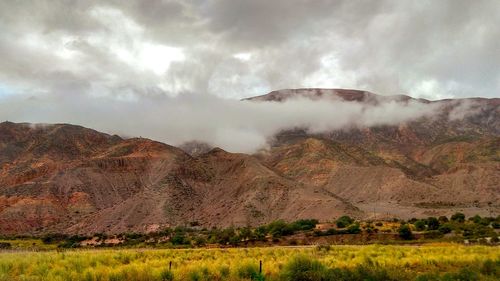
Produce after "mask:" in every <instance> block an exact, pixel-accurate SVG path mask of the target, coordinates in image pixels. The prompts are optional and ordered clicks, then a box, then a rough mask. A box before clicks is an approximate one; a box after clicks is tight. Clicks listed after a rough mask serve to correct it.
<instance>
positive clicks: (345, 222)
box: [335, 216, 354, 228]
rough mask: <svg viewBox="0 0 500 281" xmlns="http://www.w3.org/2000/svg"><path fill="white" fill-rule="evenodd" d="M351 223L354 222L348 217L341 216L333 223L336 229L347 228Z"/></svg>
mask: <svg viewBox="0 0 500 281" xmlns="http://www.w3.org/2000/svg"><path fill="white" fill-rule="evenodd" d="M353 222H354V220H353V219H352V218H351V217H349V216H342V217H340V218H338V219H337V220H336V221H335V223H336V224H337V227H338V228H344V227H347V226H349V225H351V224H352V223H353Z"/></svg>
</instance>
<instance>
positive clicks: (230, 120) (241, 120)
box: [0, 93, 437, 152]
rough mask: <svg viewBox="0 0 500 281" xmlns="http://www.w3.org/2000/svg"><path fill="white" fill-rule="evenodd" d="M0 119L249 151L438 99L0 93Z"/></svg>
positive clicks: (402, 116) (379, 120)
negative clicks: (299, 131)
mask: <svg viewBox="0 0 500 281" xmlns="http://www.w3.org/2000/svg"><path fill="white" fill-rule="evenodd" d="M0 101H2V102H0V119H3V120H6V119H8V120H10V121H18V122H21V121H28V122H41V123H73V124H80V125H84V126H87V127H90V128H94V129H97V130H101V131H105V132H108V133H116V134H120V135H124V136H142V137H148V138H152V139H155V140H159V141H163V142H166V143H169V144H173V145H180V144H182V143H184V142H188V141H192V140H198V141H203V142H207V143H209V144H211V145H214V146H219V147H222V148H223V149H226V150H229V151H232V152H254V151H255V150H257V149H259V148H263V147H265V146H266V144H267V142H268V141H269V140H270V139H271V138H272V137H273V136H274V135H275V134H276V133H278V132H280V131H282V130H287V129H293V128H305V129H307V130H309V131H310V132H311V133H319V132H327V131H332V130H338V129H344V128H352V127H366V126H378V125H397V124H399V123H404V122H409V121H412V120H416V119H417V118H421V117H426V116H427V117H429V116H432V115H433V114H435V113H436V109H437V105H432V104H431V105H429V104H424V103H419V102H413V101H410V102H409V103H399V102H395V101H388V102H382V103H380V104H378V105H370V104H361V103H357V102H343V101H339V100H330V99H319V100H310V99H305V98H296V99H290V100H287V101H285V102H282V103H278V102H254V101H237V100H230V99H224V98H219V97H214V96H210V95H196V94H188V93H184V94H182V95H178V96H176V97H168V96H151V97H148V98H142V99H139V100H130V99H123V100H116V99H110V98H109V97H88V96H80V97H78V98H61V97H58V96H47V97H45V98H43V99H40V98H36V97H32V98H22V99H21V98H20V97H12V96H9V97H5V98H4V99H3V100H2V99H0Z"/></svg>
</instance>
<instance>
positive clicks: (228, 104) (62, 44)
mask: <svg viewBox="0 0 500 281" xmlns="http://www.w3.org/2000/svg"><path fill="white" fill-rule="evenodd" d="M498 14H500V4H499V2H498V1H496V0H478V1H467V0H443V1H404V0H403V1H400V0H381V1H363V0H359V1H358V0H338V1H327V0H315V1H307V0H275V1H268V0H254V1H244V0H208V1H200V0H187V1H180V0H150V1H140V0H131V1H118V0H109V1H92V0H91V1H67V0H51V1H48V0H45V1H44V0H40V1H34V2H26V1H1V2H0V53H1V54H2V59H1V60H0V108H1V110H2V112H1V113H0V116H1V117H2V118H3V119H9V120H19V121H31V122H68V123H76V124H82V125H86V126H89V127H93V128H96V129H100V130H104V131H108V132H119V133H122V134H126V135H133V136H137V135H143V136H149V137H151V138H154V139H158V140H162V141H165V142H168V143H173V144H178V143H180V142H182V141H185V140H190V139H202V140H206V141H209V142H211V143H213V144H216V145H220V146H222V147H224V148H227V149H230V150H235V151H250V150H253V149H255V148H256V147H259V146H261V145H263V144H264V143H265V142H266V140H267V138H268V137H269V136H270V135H272V134H273V133H275V132H276V130H279V129H281V128H287V127H290V126H307V127H309V128H310V129H311V130H313V131H314V130H326V129H335V128H342V127H344V126H349V125H353V124H354V125H357V122H358V123H360V124H363V125H376V124H379V123H380V124H385V123H391V122H392V121H391V118H393V116H395V117H394V119H395V120H398V121H404V120H408V119H411V118H416V117H418V116H421V115H425V114H426V112H427V111H426V110H427V109H426V108H419V106H420V105H415V106H413V105H412V106H410V107H408V108H406V107H404V106H403V105H400V104H397V105H391V104H386V105H384V106H385V107H376V108H357V107H356V105H352V104H349V105H345V104H340V105H334V106H333V108H335V110H333V111H332V110H331V108H332V105H331V104H328V105H319V104H316V103H311V102H310V101H290V102H287V103H286V105H276V104H266V105H259V106H257V105H253V104H249V103H241V102H239V101H238V100H239V99H240V98H244V97H250V96H255V95H261V94H265V93H267V92H269V91H271V90H276V89H284V88H303V87H323V88H353V89H362V90H368V91H371V92H375V93H378V94H382V95H392V94H409V95H412V96H414V97H424V98H428V99H442V98H450V97H472V96H483V97H499V96H500V72H499V71H498V65H500V52H498V50H499V49H500V40H498V38H500V28H498V27H499V26H500V17H498ZM6 93H8V94H6ZM193 93H195V94H193ZM28 97H29V98H28ZM323 106H325V107H324V108H323ZM381 110H387V111H388V112H390V114H387V115H384V114H383V111H381ZM398 110H400V111H401V112H399V111H398ZM465 111H467V110H465ZM297 112H299V113H300V114H297ZM245 114H246V115H245ZM406 114H407V115H406ZM455 115H456V116H458V118H460V116H462V115H461V112H460V111H457V112H456V114H455V113H453V114H452V115H451V116H450V118H451V119H453V118H455V117H454V116H455ZM179 118H180V119H181V121H182V122H179V120H178V119H179ZM350 118H354V119H355V120H354V121H353V120H351V119H350ZM210 122H212V123H210ZM372 123H373V124H372ZM358 125H359V124H358ZM241 140H245V141H246V142H248V143H249V144H248V145H241V144H240V142H241Z"/></svg>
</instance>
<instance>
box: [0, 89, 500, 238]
mask: <svg viewBox="0 0 500 281" xmlns="http://www.w3.org/2000/svg"><path fill="white" fill-rule="evenodd" d="M301 91H304V90H303V89H297V90H294V91H292V94H293V95H299V96H304V95H305V96H307V95H310V94H312V95H314V96H316V95H317V93H318V92H317V89H313V90H311V91H309V90H307V91H306V93H304V92H301ZM338 91H339V89H330V90H328V91H326V92H323V93H322V94H321V95H325V94H327V95H328V94H330V95H332V94H333V95H337V92H338ZM277 93H279V91H277V92H276V91H275V92H271V93H270V94H272V95H270V96H267V97H266V98H263V97H265V96H266V95H264V96H259V97H256V98H255V99H253V101H255V100H258V101H261V102H263V101H266V99H275V98H276V96H278V97H280V96H282V95H284V94H277ZM341 93H343V94H341V95H340V96H341V98H342V99H344V98H347V99H348V100H345V101H346V102H362V103H368V104H376V103H377V102H381V101H382V102H385V101H387V100H385V101H384V99H386V98H380V96H377V95H375V94H372V93H370V94H365V93H366V92H365V91H357V90H344V92H342V91H341ZM365 97H368V99H365ZM409 99H411V97H407V96H404V97H398V98H396V99H394V98H389V100H390V101H394V102H405V101H408V100H409ZM247 101H248V100H247ZM247 101H245V102H247ZM250 101H252V99H251V100H250ZM277 101H283V98H282V97H281V99H279V100H277ZM415 101H416V102H423V103H433V102H440V103H443V104H444V106H443V107H442V108H443V112H440V113H438V114H436V117H434V118H433V119H431V118H429V119H425V118H424V119H420V120H417V121H411V122H408V123H406V124H399V125H398V126H375V127H369V128H351V129H344V130H338V131H331V132H326V133H316V134H312V133H309V132H307V131H306V130H304V129H301V128H295V129H292V130H287V131H283V132H280V133H279V134H277V135H276V136H275V137H274V138H273V140H271V145H270V148H269V149H268V150H262V151H258V152H256V153H255V154H253V155H248V154H243V153H231V152H227V151H225V150H223V149H220V148H211V147H210V146H209V145H205V144H203V143H202V142H193V143H191V144H189V145H188V146H185V147H184V148H183V147H182V146H181V148H183V149H184V150H187V151H193V152H195V153H193V155H190V154H189V153H186V152H185V151H184V150H183V149H180V148H177V147H174V146H170V145H167V144H164V143H161V142H157V141H153V140H149V139H145V138H129V139H124V138H121V137H119V136H116V135H110V134H106V133H101V132H98V131H95V130H92V129H88V128H85V127H81V126H76V125H70V124H54V125H51V124H43V125H40V124H38V125H37V124H28V123H12V122H3V123H0V234H36V233H47V232H65V233H82V234H92V233H95V232H106V233H119V232H128V231H137V232H149V231H157V230H159V229H161V228H164V227H168V226H176V225H185V224H188V223H190V222H196V223H197V224H200V225H202V226H206V227H212V226H217V227H224V226H231V225H234V226H247V225H251V226H255V225H259V224H263V223H268V222H270V221H272V220H276V219H285V220H294V219H301V218H316V219H320V220H322V221H328V220H332V219H334V218H335V217H338V216H340V215H343V214H348V215H351V216H354V217H357V218H365V219H370V218H373V217H377V218H381V217H386V218H391V217H402V218H409V217H412V216H417V217H418V216H430V215H441V214H447V215H449V214H451V213H453V212H456V211H462V212H465V213H470V214H475V213H479V214H489V213H490V212H492V211H493V212H495V213H497V212H498V210H500V204H499V201H500V200H499V199H500V198H499V196H500V185H499V184H498V183H499V182H500V149H499V147H500V118H499V117H500V109H499V107H498V106H497V105H500V99H479V100H475V102H476V103H475V104H472V108H473V110H472V111H473V112H474V114H472V115H470V116H468V115H464V117H463V118H461V119H456V120H452V119H450V118H449V116H450V112H453V110H455V109H456V108H457V107H458V106H460V103H459V102H457V101H456V100H441V101H421V100H415ZM200 145H202V146H203V147H199V146H200Z"/></svg>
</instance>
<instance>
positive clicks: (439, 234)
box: [424, 230, 443, 239]
mask: <svg viewBox="0 0 500 281" xmlns="http://www.w3.org/2000/svg"><path fill="white" fill-rule="evenodd" d="M441 237H443V233H442V232H440V231H437V230H430V231H427V232H425V233H424V238H425V239H438V238H441Z"/></svg>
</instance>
